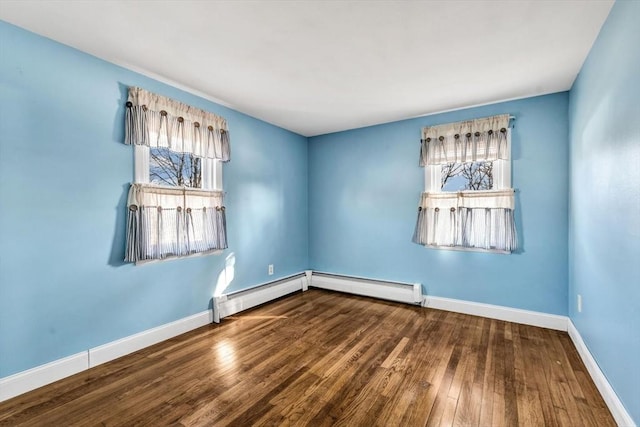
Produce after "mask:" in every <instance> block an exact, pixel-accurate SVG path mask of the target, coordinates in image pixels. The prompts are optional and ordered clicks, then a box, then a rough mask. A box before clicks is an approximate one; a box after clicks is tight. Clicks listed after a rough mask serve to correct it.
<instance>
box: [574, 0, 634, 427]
mask: <svg viewBox="0 0 640 427" xmlns="http://www.w3.org/2000/svg"><path fill="white" fill-rule="evenodd" d="M639 19H640V2H637V1H618V2H616V3H615V5H614V6H613V9H612V10H611V13H610V15H609V18H608V19H607V21H606V22H605V24H604V26H603V27H602V30H601V31H600V35H599V36H598V39H597V40H596V42H595V44H594V46H593V48H592V50H591V52H590V54H589V56H588V58H587V60H586V62H585V64H584V66H583V68H582V71H581V72H580V74H579V76H578V78H577V80H576V82H575V83H574V85H573V88H572V89H571V93H570V109H569V118H570V139H571V146H570V147H571V149H570V152H571V178H570V183H571V185H570V206H571V208H570V216H569V222H570V238H569V245H570V250H569V278H570V284H569V296H570V299H569V301H570V304H569V314H570V317H571V320H572V321H573V323H574V324H575V326H576V328H577V329H578V331H579V332H580V335H581V336H582V338H583V339H584V341H585V344H586V345H587V347H588V348H589V350H590V351H591V354H593V356H594V357H595V359H596V361H597V362H598V365H599V366H600V368H601V369H602V371H603V372H604V374H605V375H606V376H607V379H608V380H609V382H610V383H611V385H612V386H613V388H614V389H615V391H616V393H617V394H618V396H619V397H620V399H621V400H622V402H623V403H624V405H625V407H626V408H627V411H628V412H629V413H630V414H631V416H632V417H633V418H634V420H635V422H636V423H640V388H639V387H640V368H639V367H638V361H639V360H640V25H639V24H638V20H639ZM578 294H580V295H582V298H583V309H582V312H581V313H578V312H577V307H576V299H577V295H578Z"/></svg>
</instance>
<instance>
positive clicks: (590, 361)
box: [568, 319, 636, 427]
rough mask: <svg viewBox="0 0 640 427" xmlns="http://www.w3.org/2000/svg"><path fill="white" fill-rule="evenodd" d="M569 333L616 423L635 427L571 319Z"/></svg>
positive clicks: (623, 426) (626, 426)
mask: <svg viewBox="0 0 640 427" xmlns="http://www.w3.org/2000/svg"><path fill="white" fill-rule="evenodd" d="M568 332H569V336H570V337H571V341H573V345H575V347H576V349H577V350H578V354H579V355H580V357H581V358H582V362H583V363H584V365H585V366H586V367H587V371H589V375H590V376H591V379H593V382H594V383H595V385H596V387H597V388H598V391H599V392H600V394H601V395H602V398H603V399H604V401H605V403H606V404H607V407H608V408H609V410H610V411H611V414H612V415H613V418H614V419H615V420H616V423H618V425H619V426H620V427H635V425H636V424H635V423H634V421H633V418H631V415H629V413H628V412H627V410H626V409H625V407H624V405H623V404H622V402H621V401H620V398H619V397H618V395H617V394H616V392H615V390H614V389H613V387H611V384H610V383H609V380H607V377H606V376H605V375H604V372H602V370H601V369H600V367H599V366H598V362H596V359H594V358H593V355H592V354H591V352H590V351H589V348H588V347H587V345H586V344H585V343H584V341H583V340H582V336H581V335H580V332H578V330H577V329H576V327H575V325H574V324H573V322H572V321H571V319H569V321H568Z"/></svg>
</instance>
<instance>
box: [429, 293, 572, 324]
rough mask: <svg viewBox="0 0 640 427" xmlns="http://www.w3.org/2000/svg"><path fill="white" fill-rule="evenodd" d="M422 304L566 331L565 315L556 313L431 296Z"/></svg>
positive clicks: (439, 308)
mask: <svg viewBox="0 0 640 427" xmlns="http://www.w3.org/2000/svg"><path fill="white" fill-rule="evenodd" d="M423 306H424V307H429V308H437V309H438V310H446V311H453V312H456V313H463V314H471V315H473V316H481V317H488V318H489V319H497V320H505V321H507V322H514V323H521V324H523V325H531V326H539V327H541V328H548V329H555V330H558V331H565V332H566V331H567V320H568V318H567V316H559V315H556V314H547V313H540V312H538V311H529V310H521V309H518V308H511V307H504V306H500V305H492V304H483V303H479V302H471V301H463V300H457V299H450V298H442V297H432V296H427V297H425V299H424V303H423Z"/></svg>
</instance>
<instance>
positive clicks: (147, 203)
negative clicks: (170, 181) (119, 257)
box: [125, 184, 227, 262]
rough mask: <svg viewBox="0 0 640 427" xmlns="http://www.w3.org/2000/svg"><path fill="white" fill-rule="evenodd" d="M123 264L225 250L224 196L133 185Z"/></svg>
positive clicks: (211, 192) (193, 190)
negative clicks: (124, 262)
mask: <svg viewBox="0 0 640 427" xmlns="http://www.w3.org/2000/svg"><path fill="white" fill-rule="evenodd" d="M127 204H128V207H129V214H128V219H127V247H126V253H125V261H126V262H139V261H144V260H154V259H164V258H167V257H174V256H185V255H191V254H196V253H206V252H211V251H215V250H219V249H225V248H227V222H226V215H225V207H224V204H223V193H222V192H220V191H203V190H195V189H186V188H166V187H155V186H150V185H143V184H132V185H131V188H130V189H129V197H128V203H127Z"/></svg>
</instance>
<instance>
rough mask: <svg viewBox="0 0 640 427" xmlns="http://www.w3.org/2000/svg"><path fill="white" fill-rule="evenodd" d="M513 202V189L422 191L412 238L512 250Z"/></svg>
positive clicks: (514, 240)
mask: <svg viewBox="0 0 640 427" xmlns="http://www.w3.org/2000/svg"><path fill="white" fill-rule="evenodd" d="M514 205H515V201H514V192H513V190H501V191H482V192H460V193H422V198H421V201H420V206H419V207H418V220H417V222H416V228H415V232H414V235H413V242H414V243H417V244H420V245H428V246H445V247H446V246H449V247H463V248H479V249H487V250H496V251H504V252H512V251H514V250H515V249H517V242H518V239H517V235H516V228H515V222H514V218H513V209H514Z"/></svg>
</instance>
